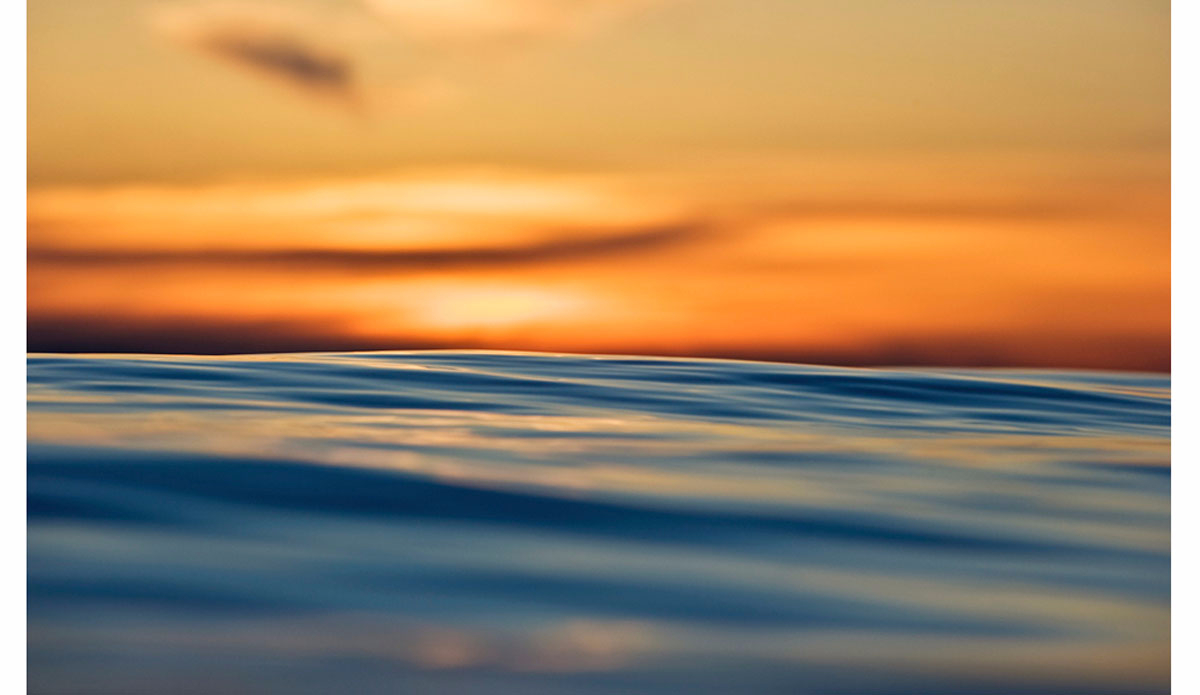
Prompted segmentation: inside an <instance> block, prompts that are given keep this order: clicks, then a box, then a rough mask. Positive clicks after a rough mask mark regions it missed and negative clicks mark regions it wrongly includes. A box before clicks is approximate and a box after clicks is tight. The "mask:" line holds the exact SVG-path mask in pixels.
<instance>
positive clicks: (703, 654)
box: [28, 351, 1170, 695]
mask: <svg viewBox="0 0 1200 695" xmlns="http://www.w3.org/2000/svg"><path fill="white" fill-rule="evenodd" d="M1169 425H1170V398H1169V379H1168V377H1166V376H1163V375H1149V374H1127V373H1087V372H1048V371H1039V372H1023V371H1014V370H942V371H939V370H864V369H838V368H828V367H810V366H798V365H783V364H769V363H755V362H737V361H722V360H683V359H658V358H643V357H593V356H578V355H572V356H567V355H542V354H526V353H496V352H438V351H435V352H406V353H358V354H321V355H313V354H305V355H267V356H253V357H219V358H218V357H205V358H198V357H177V356H65V355H34V356H31V357H30V358H29V442H30V445H29V467H28V481H29V483H28V485H29V487H28V495H29V498H28V501H29V507H28V508H29V530H28V544H29V553H28V560H29V563H28V567H29V569H28V572H29V575H28V585H29V614H28V615H29V619H28V620H29V623H28V633H29V643H28V660H29V683H30V692H33V693H84V694H88V693H114V694H116V693H122V694H128V695H137V694H140V693H147V694H149V693H156V694H157V693H167V692H169V693H173V694H187V693H228V694H236V693H287V694H292V693H296V694H306V693H364V694H370V693H450V694H454V693H582V694H588V693H730V694H734V693H738V694H741V693H801V694H803V693H812V694H821V695H837V694H847V695H850V694H859V695H872V694H879V695H900V694H910V695H917V694H921V695H935V694H937V693H944V694H947V695H949V694H955V695H971V694H994V695H1001V694H1003V695H1020V694H1026V695H1033V694H1041V695H1049V694H1054V695H1070V694H1078V695H1084V694H1087V695H1104V694H1106V693H1109V694H1133V693H1137V694H1139V695H1145V694H1148V693H1165V692H1168V690H1169V685H1168V671H1169V668H1168V666H1169V649H1168V639H1169V616H1170V605H1169V600H1170V577H1169V563H1170V554H1169V553H1170V551H1169V541H1170V539H1169V526H1170V523H1169V522H1170V518H1169V500H1170V496H1169V494H1170V472H1169V470H1170V469H1169Z"/></svg>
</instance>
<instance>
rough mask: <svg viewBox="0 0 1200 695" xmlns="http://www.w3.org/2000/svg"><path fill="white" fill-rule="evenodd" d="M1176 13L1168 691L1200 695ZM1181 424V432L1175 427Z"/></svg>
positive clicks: (1183, 63) (1180, 26)
mask: <svg viewBox="0 0 1200 695" xmlns="http://www.w3.org/2000/svg"><path fill="white" fill-rule="evenodd" d="M1171 13H1172V16H1171V97H1172V98H1171V143H1172V150H1171V221H1172V225H1171V281H1172V282H1171V300H1172V301H1171V372H1172V374H1171V382H1172V408H1171V417H1172V420H1171V424H1172V428H1171V437H1172V439H1171V453H1172V456H1171V463H1172V466H1171V502H1172V504H1171V541H1172V543H1171V588H1172V591H1171V601H1172V606H1171V607H1172V612H1171V647H1172V649H1171V652H1172V653H1171V656H1172V659H1171V686H1172V691H1173V692H1177V693H1197V692H1200V677H1198V675H1197V669H1196V667H1195V665H1194V661H1195V660H1194V659H1193V658H1192V657H1194V656H1195V649H1196V647H1197V646H1198V645H1200V639H1198V638H1197V617H1198V614H1200V600H1198V598H1197V595H1196V594H1195V593H1194V592H1193V591H1192V590H1191V589H1192V588H1194V583H1193V582H1194V580H1196V579H1197V572H1196V557H1195V553H1194V552H1192V551H1193V550H1194V549H1195V538H1196V534H1197V533H1200V510H1198V509H1197V508H1196V504H1195V500H1192V499H1188V497H1187V493H1191V494H1194V493H1195V490H1196V485H1195V481H1196V478H1197V476H1196V474H1195V469H1193V468H1192V467H1191V464H1192V463H1193V462H1194V460H1195V456H1194V454H1195V453H1196V451H1197V445H1196V442H1197V437H1196V430H1195V428H1194V424H1193V423H1194V422H1195V416H1196V394H1197V387H1198V385H1200V384H1198V379H1197V377H1198V373H1197V369H1196V362H1195V361H1194V360H1192V359H1191V357H1192V355H1193V352H1192V351H1193V350H1195V349H1196V347H1197V345H1196V340H1195V329H1196V324H1195V322H1194V320H1193V321H1189V320H1188V319H1189V318H1193V319H1194V309H1195V306H1196V301H1195V300H1197V299H1198V298H1200V287H1198V284H1197V281H1196V276H1197V274H1196V270H1195V266H1194V265H1192V264H1193V263H1195V262H1196V259H1197V253H1196V249H1197V243H1198V242H1197V239H1196V236H1195V233H1194V228H1195V226H1196V223H1197V220H1196V203H1195V201H1196V195H1197V191H1198V190H1200V177H1197V175H1196V154H1197V151H1198V148H1197V143H1198V142H1200V138H1198V137H1197V135H1196V124H1197V123H1200V108H1197V95H1196V90H1195V89H1194V86H1195V75H1196V74H1197V73H1196V70H1197V68H1200V50H1197V46H1196V43H1195V38H1196V37H1195V30H1196V29H1197V25H1198V24H1200V22H1197V21H1196V20H1197V18H1198V17H1200V2H1196V1H1195V0H1184V1H1181V2H1175V3H1172V7H1171ZM1189 30H1190V31H1189ZM1189 34H1191V36H1189ZM1189 78H1191V79H1190V80H1189ZM1186 82H1190V84H1187V83H1186ZM1189 87H1193V88H1189ZM1180 423H1183V426H1182V427H1177V426H1176V425H1178V424H1180ZM1176 464H1178V465H1176ZM1189 580H1192V581H1189Z"/></svg>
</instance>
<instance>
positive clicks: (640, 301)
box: [28, 0, 1170, 371]
mask: <svg viewBox="0 0 1200 695" xmlns="http://www.w3.org/2000/svg"><path fill="white" fill-rule="evenodd" d="M1169 10H1170V5H1169V2H1166V1H1165V0H1163V1H1139V0H1036V1H1034V0H1028V1H1027V0H971V1H964V0H936V1H935V0H905V1H903V2H898V1H896V0H307V1H306V0H276V1H275V2H271V1H269V0H256V1H254V2H251V1H249V0H220V1H217V0H161V1H160V0H154V1H149V0H33V1H31V2H30V3H29V9H28V13H29V20H28V21H29V61H28V65H29V75H28V84H29V88H28V89H29V93H28V98H29V106H28V122H29V133H28V149H29V161H28V177H29V194H28V211H29V212H28V215H29V228H28V248H29V276H28V277H29V286H28V288H29V295H28V296H29V349H30V350H33V351H86V352H110V351H120V352H160V351H162V352H183V353H212V352H217V353H227V352H258V351H290V350H345V349H404V348H442V347H445V348H496V349H515V350H550V351H589V352H608V353H614V352H615V353H649V354H668V355H702V356H723V357H743V358H765V359H783V360H799V361H812V362H823V363H832V364H919V365H980V366H1004V365H1010V366H1057V367H1102V368H1125V369H1146V370H1164V371H1165V370H1168V369H1169V367H1170V276H1169V270H1170V233H1169V230H1170V207H1169V194H1170V191H1169V173H1170V171H1169V162H1170V141H1169V140H1170V84H1169V80H1170V44H1169V33H1170V14H1169Z"/></svg>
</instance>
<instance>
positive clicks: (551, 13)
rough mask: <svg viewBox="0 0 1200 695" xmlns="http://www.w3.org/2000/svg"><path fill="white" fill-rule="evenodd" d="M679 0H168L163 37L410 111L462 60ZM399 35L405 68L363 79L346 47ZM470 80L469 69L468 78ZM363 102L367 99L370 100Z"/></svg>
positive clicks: (160, 26) (312, 86) (456, 86)
mask: <svg viewBox="0 0 1200 695" xmlns="http://www.w3.org/2000/svg"><path fill="white" fill-rule="evenodd" d="M673 1H678V0H356V1H355V2H350V3H346V4H342V5H324V6H321V5H300V4H278V3H274V4H271V3H259V2H239V1H238V0H228V1H227V0H216V1H213V0H196V1H195V2H192V3H191V4H182V5H164V6H159V7H156V8H155V9H154V11H153V12H152V14H151V27H152V29H153V30H154V31H155V32H156V33H157V34H159V35H160V36H163V37H165V38H167V39H168V40H170V41H172V42H174V43H177V44H179V45H182V46H186V47H188V48H190V49H192V50H195V51H198V52H200V53H203V54H205V55H208V56H212V57H215V58H218V59H220V60H223V61H224V62H226V63H227V64H230V65H233V66H236V67H238V68H240V69H242V70H244V71H246V72H247V73H251V74H254V75H257V76H259V77H266V78H270V79H272V80H274V81H276V82H279V83H282V84H285V85H288V86H289V87H292V88H294V89H297V90H298V91H300V92H301V93H303V94H305V95H307V96H310V97H317V98H319V99H321V100H325V101H333V102H335V103H338V104H340V105H342V106H346V107H350V108H351V110H352V111H356V112H358V111H365V110H366V109H367V107H368V105H369V107H370V110H372V111H384V112H395V111H400V112H406V111H410V110H412V109H414V108H418V109H419V108H423V107H426V106H429V105H432V104H440V103H444V102H445V101H447V100H449V99H453V98H455V97H457V96H459V95H460V92H461V86H462V85H461V84H460V83H461V82H462V78H463V75H459V76H458V79H449V78H447V77H446V74H445V73H447V72H455V70H456V69H458V68H461V67H462V65H463V63H464V60H465V62H466V63H467V64H469V72H470V71H471V70H474V71H484V72H486V71H488V70H490V69H491V68H492V67H494V65H495V64H496V63H497V61H500V62H505V61H506V60H507V59H509V58H512V57H514V56H519V55H523V54H525V53H527V52H528V49H530V48H533V47H535V46H541V45H547V44H553V43H554V42H556V41H567V40H572V39H575V38H578V37H581V36H585V35H588V34H591V33H594V32H596V31H599V30H602V29H604V28H606V27H609V26H611V25H613V24H616V23H618V22H620V21H622V20H625V19H628V18H630V17H633V16H634V15H636V14H638V13H640V12H642V11H643V10H646V9H649V8H651V7H654V6H657V5H662V4H664V3H667V2H673ZM396 40H402V41H404V42H405V43H406V44H408V45H409V46H411V47H416V48H418V49H421V50H418V51H417V52H416V53H415V54H411V55H409V56H408V60H409V61H411V62H410V63H409V64H408V65H406V66H405V67H404V73H405V74H404V76H403V77H387V78H381V79H378V80H376V81H375V82H372V83H371V84H369V85H368V84H366V83H365V81H364V80H363V79H362V75H361V74H360V73H362V72H363V71H362V70H361V65H360V63H359V61H358V60H357V58H356V56H355V52H354V51H352V50H350V49H351V48H355V49H357V48H359V47H360V46H363V45H366V44H370V43H377V42H385V43H386V42H392V41H396ZM470 81H471V80H470V79H469V78H468V79H467V82H470ZM368 102H369V104H368Z"/></svg>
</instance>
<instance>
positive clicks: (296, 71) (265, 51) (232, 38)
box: [152, 3, 360, 108]
mask: <svg viewBox="0 0 1200 695" xmlns="http://www.w3.org/2000/svg"><path fill="white" fill-rule="evenodd" d="M318 25H319V22H318V21H317V18H315V17H312V16H308V15H305V14H303V13H301V12H299V11H298V10H296V9H295V8H284V7H279V6H274V5H257V4H246V3H212V4H201V5H193V6H173V7H164V8H159V9H158V10H157V11H156V12H155V13H154V14H153V15H152V26H153V28H154V29H155V30H156V31H157V32H158V33H159V34H160V35H161V36H164V37H166V38H168V39H169V40H172V41H174V42H176V43H179V44H181V45H184V46H187V47H189V48H192V49H194V50H196V51H199V52H202V53H204V54H207V55H209V56H212V57H215V58H219V59H221V60H224V61H225V62H227V63H229V64H231V65H234V66H236V67H238V68H241V69H243V70H245V71H247V72H249V73H252V74H255V75H258V76H260V77H265V78H270V79H273V80H275V81H277V82H280V83H282V84H285V85H287V86H289V87H292V88H294V89H298V90H299V91H301V92H302V93H304V94H306V95H308V96H311V97H316V98H319V99H323V100H328V101H333V102H336V103H339V104H341V105H344V106H348V107H351V108H357V107H358V106H359V104H360V99H359V88H358V86H357V79H356V76H355V73H356V70H355V67H354V64H353V61H352V59H351V57H350V55H349V54H348V53H347V52H345V51H343V50H339V49H338V48H336V47H335V46H333V45H331V44H329V43H327V42H323V41H321V40H319V39H317V38H316V36H317V35H318V33H317V31H316V28H317V26H318Z"/></svg>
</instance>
